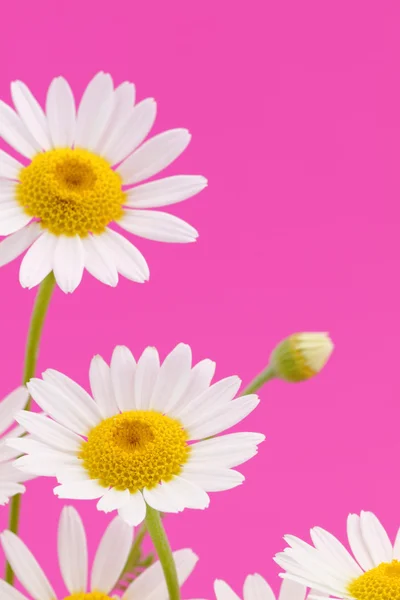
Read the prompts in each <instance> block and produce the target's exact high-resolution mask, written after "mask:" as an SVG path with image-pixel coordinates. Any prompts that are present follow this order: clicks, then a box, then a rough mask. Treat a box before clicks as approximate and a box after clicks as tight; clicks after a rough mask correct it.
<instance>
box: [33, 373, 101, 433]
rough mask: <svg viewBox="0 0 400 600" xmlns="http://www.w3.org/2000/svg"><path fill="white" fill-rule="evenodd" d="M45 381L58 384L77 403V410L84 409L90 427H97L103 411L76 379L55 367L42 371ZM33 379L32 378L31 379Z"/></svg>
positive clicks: (62, 391)
mask: <svg viewBox="0 0 400 600" xmlns="http://www.w3.org/2000/svg"><path fill="white" fill-rule="evenodd" d="M42 376H43V379H44V381H45V382H48V383H50V384H52V385H54V386H56V387H57V388H58V389H59V390H60V391H61V393H63V394H64V395H65V396H68V398H69V399H70V401H71V402H72V403H75V407H76V408H75V409H76V410H77V411H83V412H82V414H84V420H85V421H86V422H87V424H88V425H89V427H96V425H98V424H99V423H100V421H101V420H102V416H101V412H100V410H99V407H98V406H97V404H96V402H94V400H93V398H92V397H91V396H90V395H89V394H88V393H87V391H86V390H84V389H83V387H81V386H80V385H79V384H78V383H76V381H74V380H73V379H71V378H70V377H67V375H64V373H60V372H59V371H56V370H55V369H46V371H44V373H42ZM31 381H32V380H31Z"/></svg>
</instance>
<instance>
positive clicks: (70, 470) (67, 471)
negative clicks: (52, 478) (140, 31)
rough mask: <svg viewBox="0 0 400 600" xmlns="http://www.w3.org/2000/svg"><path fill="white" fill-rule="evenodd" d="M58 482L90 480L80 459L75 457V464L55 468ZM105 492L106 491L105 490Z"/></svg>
mask: <svg viewBox="0 0 400 600" xmlns="http://www.w3.org/2000/svg"><path fill="white" fill-rule="evenodd" d="M56 477H57V481H58V483H63V484H64V483H79V482H80V481H90V475H89V473H88V472H87V471H86V469H85V468H84V467H83V465H82V461H81V460H80V459H78V458H76V464H75V465H73V464H64V465H62V466H60V467H57V468H56ZM106 493H107V492H106Z"/></svg>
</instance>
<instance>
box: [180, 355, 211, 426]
mask: <svg viewBox="0 0 400 600" xmlns="http://www.w3.org/2000/svg"><path fill="white" fill-rule="evenodd" d="M214 373H215V362H213V361H212V360H209V359H208V358H206V359H205V360H201V361H200V362H199V363H197V365H195V366H194V367H193V369H192V370H191V373H190V375H189V381H188V384H187V386H186V388H185V390H184V391H183V393H182V396H181V397H180V399H179V400H178V402H177V403H176V404H175V406H174V408H173V409H170V411H169V414H170V415H171V416H173V417H178V418H180V415H181V414H183V413H185V412H186V413H187V412H188V409H189V407H190V406H191V402H192V401H193V400H194V399H195V398H198V397H200V396H201V395H202V394H203V392H205V391H206V390H207V389H208V388H209V386H210V383H211V380H212V378H213V377H214ZM189 410H190V409H189Z"/></svg>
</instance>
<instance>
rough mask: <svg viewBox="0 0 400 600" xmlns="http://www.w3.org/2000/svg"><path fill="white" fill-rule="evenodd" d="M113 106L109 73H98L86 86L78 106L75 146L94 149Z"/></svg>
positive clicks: (112, 89) (112, 91) (112, 90)
mask: <svg viewBox="0 0 400 600" xmlns="http://www.w3.org/2000/svg"><path fill="white" fill-rule="evenodd" d="M113 108H114V88H113V83H112V79H111V77H110V75H108V74H106V73H98V74H97V75H95V77H94V78H93V79H92V80H91V81H90V83H89V85H88V86H87V88H86V90H85V92H84V94H83V96H82V100H81V102H80V105H79V108H78V115H77V119H76V137H75V146H76V147H80V148H86V149H88V150H93V151H96V149H97V145H98V143H99V141H100V140H101V137H102V134H103V132H104V130H105V128H106V126H107V123H108V120H109V118H110V117H111V114H112V111H113Z"/></svg>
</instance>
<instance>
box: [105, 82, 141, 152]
mask: <svg viewBox="0 0 400 600" xmlns="http://www.w3.org/2000/svg"><path fill="white" fill-rule="evenodd" d="M134 104H135V86H134V85H133V83H128V82H127V81H125V83H122V84H121V85H120V86H119V87H118V88H117V89H116V90H115V91H114V107H113V110H112V113H111V116H110V118H109V119H108V123H107V127H106V128H105V130H104V132H103V134H102V136H101V140H100V141H99V143H98V145H97V152H98V153H99V154H100V155H101V156H106V157H107V156H108V149H109V148H111V147H112V146H113V144H115V143H116V141H118V140H119V139H120V137H121V135H122V134H123V133H124V131H125V129H126V124H127V122H128V120H129V117H130V116H131V114H132V111H133V105H134Z"/></svg>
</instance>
